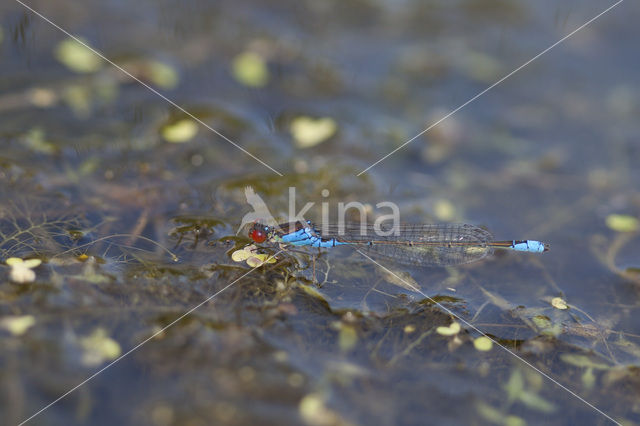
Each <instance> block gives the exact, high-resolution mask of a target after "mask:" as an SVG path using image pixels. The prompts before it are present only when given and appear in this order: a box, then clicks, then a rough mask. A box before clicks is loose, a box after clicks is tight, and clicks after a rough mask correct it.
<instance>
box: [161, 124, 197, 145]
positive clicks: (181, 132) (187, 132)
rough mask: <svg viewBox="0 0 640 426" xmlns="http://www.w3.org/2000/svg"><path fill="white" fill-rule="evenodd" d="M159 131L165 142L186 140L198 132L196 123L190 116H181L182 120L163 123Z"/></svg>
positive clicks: (182, 141)
mask: <svg viewBox="0 0 640 426" xmlns="http://www.w3.org/2000/svg"><path fill="white" fill-rule="evenodd" d="M161 133H162V137H163V138H164V140H166V141H167V142H172V143H184V142H188V141H190V140H191V139H193V138H194V136H195V135H196V134H197V133H198V123H196V122H195V121H193V120H192V119H190V118H183V119H182V120H178V121H176V122H173V123H170V124H167V125H165V126H164V127H163V128H162V131H161Z"/></svg>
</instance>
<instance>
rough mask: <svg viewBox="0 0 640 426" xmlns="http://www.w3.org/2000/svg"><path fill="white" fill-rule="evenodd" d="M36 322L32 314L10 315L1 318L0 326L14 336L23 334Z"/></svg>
mask: <svg viewBox="0 0 640 426" xmlns="http://www.w3.org/2000/svg"><path fill="white" fill-rule="evenodd" d="M35 323H36V319H35V318H34V317H33V316H32V315H20V316H8V317H4V318H2V319H0V328H4V329H5V330H7V331H8V332H9V333H11V334H13V335H14V336H22V335H23V334H24V333H26V331H27V330H28V329H30V328H31V327H32V326H33V325H34V324H35Z"/></svg>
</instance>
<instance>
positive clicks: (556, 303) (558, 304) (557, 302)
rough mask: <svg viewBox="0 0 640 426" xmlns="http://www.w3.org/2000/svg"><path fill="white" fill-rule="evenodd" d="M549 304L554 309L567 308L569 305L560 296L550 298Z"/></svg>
mask: <svg viewBox="0 0 640 426" xmlns="http://www.w3.org/2000/svg"><path fill="white" fill-rule="evenodd" d="M551 306H553V307H554V308H556V309H562V310H564V309H567V308H568V307H569V306H568V305H567V302H565V301H564V299H563V298H562V297H554V298H553V299H551Z"/></svg>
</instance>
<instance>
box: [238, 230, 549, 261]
mask: <svg viewBox="0 0 640 426" xmlns="http://www.w3.org/2000/svg"><path fill="white" fill-rule="evenodd" d="M249 237H250V238H251V239H252V240H253V241H255V242H256V243H262V242H265V241H267V240H269V241H273V242H278V243H282V244H288V245H292V246H309V247H324V248H329V247H337V246H345V245H346V246H353V247H355V248H356V249H358V250H362V251H364V252H366V253H371V254H373V255H376V256H378V257H382V258H386V259H389V260H392V261H394V262H397V263H400V264H405V265H420V266H447V265H459V264H462V263H469V262H475V261H477V260H480V259H482V258H484V257H486V256H488V255H490V254H491V253H493V251H494V249H508V250H516V251H525V252H531V253H542V252H544V251H547V250H549V246H548V245H547V244H545V243H542V242H540V241H535V240H510V241H495V240H494V239H493V236H492V235H491V233H490V232H489V231H487V230H485V229H482V228H480V227H477V226H474V225H468V224H456V223H453V224H403V225H397V226H395V227H391V226H384V225H382V226H375V225H361V224H357V223H348V224H343V225H333V224H332V225H320V226H315V225H314V224H313V223H312V222H311V221H306V222H290V223H284V224H281V225H278V226H273V227H272V226H267V225H264V224H261V223H257V222H256V223H254V224H253V225H252V226H251V228H250V229H249Z"/></svg>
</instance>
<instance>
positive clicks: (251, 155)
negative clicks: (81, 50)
mask: <svg viewBox="0 0 640 426" xmlns="http://www.w3.org/2000/svg"><path fill="white" fill-rule="evenodd" d="M15 1H16V2H18V3H20V4H21V5H22V6H24V7H25V8H27V9H29V10H30V11H31V12H33V13H34V14H36V15H38V16H39V17H40V18H42V19H43V20H45V21H47V22H48V23H49V24H51V25H52V26H54V27H55V28H57V29H58V30H60V31H62V32H63V33H64V34H66V35H67V36H68V37H71V38H72V39H73V40H75V41H76V42H77V43H80V44H81V45H83V46H84V47H86V48H87V49H89V50H90V51H92V52H93V53H94V54H95V55H97V56H99V57H100V58H102V59H104V60H105V61H107V62H108V63H110V64H111V65H113V66H114V67H116V68H117V69H119V70H120V71H122V72H123V73H124V74H126V75H127V76H128V77H130V78H132V79H133V80H135V81H137V82H138V83H140V84H141V85H143V86H144V87H146V88H147V89H149V90H150V91H151V92H152V93H154V94H156V95H158V96H160V97H161V98H162V99H164V100H165V101H167V102H168V103H170V104H171V105H173V106H174V107H176V108H177V109H179V110H180V111H182V112H183V113H185V114H186V115H188V116H189V117H191V118H192V119H194V120H195V121H197V122H198V123H200V124H201V125H202V126H204V127H206V128H207V129H209V130H211V131H212V132H213V133H215V134H216V135H218V136H220V137H221V138H222V139H224V140H225V141H227V142H229V143H230V144H231V145H233V146H235V147H236V148H238V149H239V150H240V151H242V152H244V153H245V154H247V155H248V156H249V157H251V158H253V159H254V160H256V161H257V162H258V163H260V164H262V165H263V166H265V167H266V168H268V169H269V170H271V171H272V172H274V173H275V174H277V175H278V176H283V175H282V173H280V172H279V171H277V170H276V169H274V168H273V167H271V166H270V165H268V164H267V163H265V162H264V161H262V160H261V159H259V158H258V157H256V156H255V155H253V154H252V153H250V152H249V151H247V150H246V149H244V148H243V147H241V146H240V145H238V144H237V143H235V142H234V141H232V140H231V139H229V138H228V137H226V136H225V135H223V134H222V133H220V132H219V131H217V130H216V129H214V128H213V127H211V126H209V125H208V124H207V123H205V122H204V121H202V120H200V119H199V118H198V117H196V116H195V115H193V114H191V113H190V112H189V111H187V110H186V109H184V108H183V107H181V106H180V105H178V104H177V103H175V102H174V101H172V100H171V99H169V98H167V97H166V96H165V95H163V94H162V93H160V92H158V91H157V90H156V89H154V88H153V87H151V86H150V85H148V84H147V83H145V82H144V81H142V80H140V79H139V78H137V77H136V76H134V75H133V74H131V73H130V72H129V71H127V70H125V69H124V68H122V67H121V66H120V65H118V64H116V63H115V62H113V61H112V60H111V59H109V58H107V57H106V56H104V55H103V54H102V53H100V52H99V51H97V50H96V49H94V48H93V47H91V46H89V45H88V44H86V43H85V42H83V41H82V40H80V39H79V38H78V37H76V36H74V35H73V34H71V33H70V32H69V31H67V30H65V29H64V28H62V27H61V26H59V25H58V24H56V23H55V22H53V21H51V20H50V19H49V18H47V17H46V16H44V15H43V14H41V13H40V12H38V11H36V10H34V9H33V8H31V7H30V6H28V5H26V4H24V3H23V2H22V1H20V0H15Z"/></svg>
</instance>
